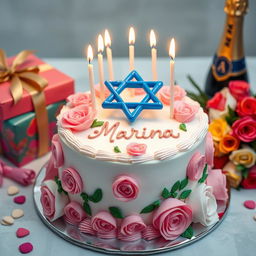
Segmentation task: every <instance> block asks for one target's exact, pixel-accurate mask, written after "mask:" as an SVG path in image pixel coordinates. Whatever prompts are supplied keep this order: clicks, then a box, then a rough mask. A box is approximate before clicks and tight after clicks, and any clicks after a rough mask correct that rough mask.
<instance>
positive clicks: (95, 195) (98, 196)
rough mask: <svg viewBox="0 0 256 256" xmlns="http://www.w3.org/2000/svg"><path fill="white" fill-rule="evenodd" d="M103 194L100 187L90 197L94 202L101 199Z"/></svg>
mask: <svg viewBox="0 0 256 256" xmlns="http://www.w3.org/2000/svg"><path fill="white" fill-rule="evenodd" d="M102 196H103V193H102V190H101V189H100V188H98V189H96V190H95V191H94V193H93V195H92V196H89V197H88V199H89V200H90V201H92V202H94V203H98V202H99V201H101V199H102Z"/></svg>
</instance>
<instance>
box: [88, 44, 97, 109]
mask: <svg viewBox="0 0 256 256" xmlns="http://www.w3.org/2000/svg"><path fill="white" fill-rule="evenodd" d="M87 60H88V73H89V84H90V91H91V98H92V107H93V109H94V110H96V100H95V89H94V73H93V65H92V63H91V62H92V60H93V51H92V47H91V45H89V46H88V49H87Z"/></svg>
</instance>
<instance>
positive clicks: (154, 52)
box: [150, 30, 157, 81]
mask: <svg viewBox="0 0 256 256" xmlns="http://www.w3.org/2000/svg"><path fill="white" fill-rule="evenodd" d="M150 47H151V58H152V77H153V80H154V81H156V80H157V69H156V59H157V49H156V35H155V32H154V30H151V31H150Z"/></svg>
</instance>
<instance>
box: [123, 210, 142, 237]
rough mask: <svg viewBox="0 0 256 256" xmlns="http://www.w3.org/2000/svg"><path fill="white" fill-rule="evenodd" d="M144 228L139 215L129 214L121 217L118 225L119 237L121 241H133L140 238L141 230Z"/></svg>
mask: <svg viewBox="0 0 256 256" xmlns="http://www.w3.org/2000/svg"><path fill="white" fill-rule="evenodd" d="M145 228H146V224H145V223H144V222H143V220H142V218H141V217H140V216H139V215H130V216H127V217H125V218H124V219H123V221H122V223H121V227H120V233H121V236H119V238H120V239H121V240H123V241H135V240H138V238H141V236H142V233H141V232H142V231H143V230H144V229H145Z"/></svg>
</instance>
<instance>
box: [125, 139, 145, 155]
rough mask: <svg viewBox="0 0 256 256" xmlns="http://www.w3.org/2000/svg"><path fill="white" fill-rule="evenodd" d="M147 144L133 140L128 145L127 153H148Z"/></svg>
mask: <svg viewBox="0 0 256 256" xmlns="http://www.w3.org/2000/svg"><path fill="white" fill-rule="evenodd" d="M146 149H147V145H146V144H143V143H136V142H132V143H130V144H128V145H127V147H126V150H127V154H129V155H131V156H141V155H144V154H145V153H146Z"/></svg>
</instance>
